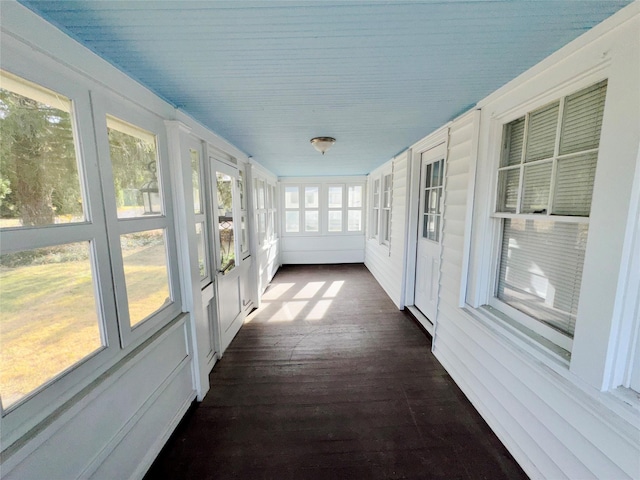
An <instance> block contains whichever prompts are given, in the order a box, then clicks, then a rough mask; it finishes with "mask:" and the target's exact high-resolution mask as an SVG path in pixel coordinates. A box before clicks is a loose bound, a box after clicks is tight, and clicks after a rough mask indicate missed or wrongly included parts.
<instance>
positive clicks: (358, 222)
mask: <svg viewBox="0 0 640 480" xmlns="http://www.w3.org/2000/svg"><path fill="white" fill-rule="evenodd" d="M347 230H348V231H350V232H359V231H361V230H362V211H361V210H349V212H348V217H347Z"/></svg>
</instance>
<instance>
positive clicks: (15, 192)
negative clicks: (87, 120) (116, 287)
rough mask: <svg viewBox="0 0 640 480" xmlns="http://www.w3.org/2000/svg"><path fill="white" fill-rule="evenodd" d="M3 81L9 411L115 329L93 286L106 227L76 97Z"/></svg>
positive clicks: (5, 389)
mask: <svg viewBox="0 0 640 480" xmlns="http://www.w3.org/2000/svg"><path fill="white" fill-rule="evenodd" d="M0 80H1V87H0V131H2V135H1V143H0V148H1V152H2V153H1V155H0V230H1V231H2V242H0V311H1V312H2V322H0V337H1V338H2V348H0V393H1V402H2V403H1V404H2V412H3V414H4V413H6V412H7V411H11V410H12V409H13V408H15V407H17V406H18V405H19V404H21V403H22V402H23V401H25V400H27V399H28V398H29V397H30V396H32V395H33V394H34V393H36V392H37V391H39V390H41V389H42V388H43V387H45V386H46V385H47V384H48V383H50V382H52V381H53V379H55V378H57V377H59V376H60V375H61V374H62V373H63V372H66V371H68V370H70V369H71V368H73V367H74V366H77V365H79V364H80V363H81V362H83V361H85V360H87V359H89V358H90V357H91V356H93V355H95V354H96V353H97V352H99V351H101V350H103V349H105V348H106V345H107V338H106V335H107V334H108V333H111V334H113V333H114V329H111V330H110V332H107V331H105V332H104V333H103V328H102V325H103V322H104V316H103V311H104V308H105V307H106V305H105V304H103V303H102V302H101V301H100V296H99V294H98V292H97V290H96V285H97V284H98V279H99V278H100V277H101V280H105V279H107V278H108V277H105V276H104V275H103V274H105V273H106V274H107V275H108V272H103V271H98V268H97V259H98V258H100V259H102V260H104V259H105V258H106V256H107V251H106V249H104V248H98V247H97V245H96V242H95V241H94V238H95V236H98V235H99V236H101V237H102V238H104V236H105V233H104V230H103V228H100V226H96V225H95V224H94V223H93V222H92V219H91V218H90V216H89V212H90V211H91V209H90V208H88V206H89V205H91V204H94V202H96V201H99V197H97V196H96V195H95V192H92V194H91V195H89V194H88V192H89V188H88V183H87V176H85V175H84V174H83V170H84V164H85V162H84V158H83V154H82V153H83V152H82V151H81V150H80V148H79V143H78V130H77V126H76V115H75V108H74V107H75V106H74V102H73V101H72V100H71V99H69V98H67V97H65V96H64V95H61V94H59V93H57V92H53V91H51V90H48V89H45V88H43V87H40V86H39V85H36V84H34V83H31V82H28V81H26V80H23V79H21V78H19V77H16V76H14V75H12V74H10V73H7V72H4V71H0ZM88 177H89V182H91V184H92V185H94V186H95V185H96V183H95V181H96V180H97V176H96V175H95V172H91V173H90V174H89V175H88ZM96 207H98V205H96ZM96 223H98V224H100V223H101V222H96ZM106 302H107V303H108V302H109V299H107V300H106ZM35 365H37V368H35V367H34V366H35Z"/></svg>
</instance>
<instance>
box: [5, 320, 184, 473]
mask: <svg viewBox="0 0 640 480" xmlns="http://www.w3.org/2000/svg"><path fill="white" fill-rule="evenodd" d="M186 319H187V317H186V316H183V317H182V318H181V319H179V320H177V321H176V322H174V323H173V324H172V325H170V326H169V327H168V328H166V329H165V330H164V331H163V332H162V333H161V334H159V335H158V336H157V337H156V338H154V339H152V340H151V341H149V342H148V343H147V344H145V345H143V346H142V347H141V348H139V349H138V350H136V352H134V353H133V354H132V355H131V356H130V357H129V358H126V359H125V360H124V361H123V362H122V363H121V364H118V365H116V366H115V367H114V368H112V369H111V370H110V371H109V372H107V374H106V375H105V379H102V381H99V383H98V385H96V386H95V387H93V388H89V389H88V391H87V392H83V393H81V398H79V399H78V400H77V401H76V402H74V403H73V405H72V406H70V408H69V409H68V410H65V411H64V412H62V413H61V414H60V416H59V417H57V418H55V419H54V420H53V421H52V422H51V423H50V424H49V425H48V426H46V427H45V428H43V429H42V430H41V431H38V432H37V433H35V434H32V436H31V438H30V439H29V442H28V443H27V444H26V445H24V446H23V447H22V448H19V449H16V450H15V451H14V450H13V449H12V450H11V451H10V452H3V453H4V456H5V459H4V460H3V463H2V478H4V479H6V480H11V479H27V478H29V479H31V478H33V479H36V478H60V479H62V478H65V479H66V478H69V479H71V478H89V477H91V478H96V479H102V478H103V479H105V480H107V479H113V478H142V476H143V475H144V473H145V472H146V470H147V469H148V468H149V467H150V466H151V463H152V462H153V460H154V459H155V457H156V455H157V454H158V453H159V452H160V450H161V449H162V447H163V446H164V443H165V442H166V441H167V439H168V438H169V436H170V435H171V433H172V432H173V429H174V428H175V427H176V426H177V424H178V422H179V421H180V419H181V418H182V416H183V415H184V414H185V413H186V411H187V409H188V408H189V405H190V404H191V402H192V401H193V400H194V399H195V397H196V392H195V389H194V387H193V378H192V371H191V363H192V361H191V354H190V352H189V350H188V348H187V345H188V333H187V328H188V325H187V323H186Z"/></svg>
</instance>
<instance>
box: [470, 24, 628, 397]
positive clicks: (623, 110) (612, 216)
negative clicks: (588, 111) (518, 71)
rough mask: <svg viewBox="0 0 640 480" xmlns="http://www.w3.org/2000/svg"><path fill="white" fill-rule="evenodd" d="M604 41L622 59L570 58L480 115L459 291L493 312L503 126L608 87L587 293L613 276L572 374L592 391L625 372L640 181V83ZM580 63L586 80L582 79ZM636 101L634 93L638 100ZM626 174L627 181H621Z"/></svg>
mask: <svg viewBox="0 0 640 480" xmlns="http://www.w3.org/2000/svg"><path fill="white" fill-rule="evenodd" d="M598 41H599V44H598V46H597V47H596V48H598V49H605V50H606V49H609V48H610V49H614V50H615V51H616V55H615V56H614V55H610V54H608V53H607V54H605V55H604V56H597V57H596V56H594V55H593V54H592V52H593V48H585V49H583V50H579V51H578V52H576V54H575V55H573V56H572V57H571V58H568V57H567V58H563V59H562V60H559V59H557V61H556V62H554V63H553V64H552V65H547V68H545V69H543V70H542V71H541V72H538V74H537V75H536V78H535V82H533V81H531V79H530V78H526V79H520V78H519V79H518V81H514V82H513V83H512V84H511V85H509V87H510V88H505V89H501V90H500V91H499V93H500V94H498V93H494V94H492V95H491V96H490V97H487V99H484V100H482V101H480V102H479V103H478V105H479V106H481V107H482V112H481V123H480V127H479V130H480V133H479V138H480V148H479V149H478V159H477V161H476V165H475V169H474V171H475V176H476V185H475V192H474V197H473V212H472V213H471V223H470V225H471V230H472V231H471V242H470V245H469V246H468V254H467V253H466V252H465V254H464V255H465V256H468V275H467V277H466V278H465V279H464V280H463V285H462V286H461V291H466V296H465V297H464V304H465V305H466V306H467V308H478V307H480V306H481V305H483V304H487V299H488V295H489V294H491V292H492V291H491V285H490V283H491V282H490V280H491V279H492V278H493V276H495V268H497V267H496V261H495V258H497V257H496V255H495V245H496V241H497V240H498V239H499V238H498V237H499V235H498V233H497V229H499V223H500V220H499V219H498V218H496V217H492V213H494V212H493V210H494V206H495V205H496V203H495V201H496V198H495V195H496V193H497V189H496V183H495V182H496V181H497V175H496V174H495V172H496V171H497V168H498V165H499V162H500V158H501V157H500V153H501V152H500V150H501V135H502V125H504V124H506V123H508V122H510V121H512V120H515V119H516V118H518V117H520V116H522V115H524V114H525V113H527V112H529V111H532V110H535V109H536V108H537V107H540V106H543V105H545V104H547V103H549V102H550V101H553V99H554V98H555V99H557V98H559V97H561V96H565V95H570V94H572V93H574V92H577V91H579V90H581V89H582V88H586V87H588V86H590V85H592V84H595V83H598V82H599V81H602V80H605V79H608V81H609V83H608V85H609V88H608V91H607V98H606V103H605V110H604V116H603V121H602V131H601V140H600V145H599V161H598V166H597V168H596V177H595V182H594V190H593V201H592V209H591V215H590V223H592V224H593V225H594V226H597V228H595V229H590V233H589V238H588V241H587V251H586V256H585V265H584V272H583V282H582V289H583V290H582V291H583V292H589V291H594V288H596V289H597V287H596V285H597V284H598V282H599V283H600V284H602V281H603V280H602V279H599V278H596V277H597V275H596V274H595V272H607V278H609V279H610V281H609V280H607V283H606V288H604V290H602V291H601V295H599V298H600V300H598V301H597V302H596V300H597V299H596V298H587V297H594V296H593V295H591V296H589V295H586V294H583V295H581V297H580V304H579V312H581V313H580V318H579V319H578V321H577V323H576V331H575V334H574V344H573V350H572V359H571V363H570V366H569V371H570V372H572V374H573V375H575V376H576V377H578V378H580V379H581V380H583V381H584V382H586V383H587V384H589V385H591V386H592V387H595V388H597V389H598V390H607V389H611V388H614V387H615V385H614V384H613V383H616V382H615V381H614V378H616V375H617V372H618V371H619V369H621V368H624V366H621V365H619V364H616V365H613V363H614V361H613V360H614V359H615V358H617V357H618V356H619V353H617V352H618V351H619V350H620V348H621V347H620V346H619V345H618V344H616V341H615V340H616V339H615V337H616V335H617V333H616V332H618V331H619V329H620V328H621V324H622V323H623V319H622V313H621V311H620V302H621V301H622V298H621V297H622V293H621V292H620V291H619V288H618V285H621V283H620V281H621V278H619V277H620V275H621V274H622V273H623V272H622V270H624V268H623V266H624V264H625V262H627V260H629V255H628V254H625V253H624V252H623V251H622V244H623V242H626V241H628V239H627V237H629V235H630V233H629V228H630V226H629V224H628V221H627V224H623V221H622V217H623V216H624V217H626V216H627V215H628V211H629V209H630V208H632V207H630V205H629V198H625V196H626V195H627V190H628V189H629V188H630V183H631V179H632V178H633V174H632V173H631V172H635V174H636V175H637V168H636V169H635V170H634V169H633V168H632V166H631V158H630V153H631V149H634V152H635V154H634V158H633V162H634V167H635V163H636V158H635V155H636V154H637V138H638V134H637V133H635V132H633V133H632V132H631V128H632V127H631V126H630V125H626V124H625V123H624V121H623V120H622V118H624V117H626V116H628V115H633V113H632V111H633V109H634V106H632V104H633V103H634V102H630V100H629V98H628V89H629V88H630V87H631V85H632V83H633V82H634V81H636V80H637V75H636V77H635V79H634V77H633V76H631V78H629V75H628V69H627V68H626V64H627V63H628V61H629V60H630V59H629V57H628V56H629V55H630V53H629V52H627V51H626V50H624V51H623V50H621V47H620V46H619V45H610V41H609V39H607V38H604V37H603V38H599V39H598ZM602 44H605V45H602ZM590 47H591V46H590ZM618 50H619V51H618ZM599 51H604V50H599ZM607 52H608V50H607ZM603 58H604V59H603ZM580 62H582V63H580ZM578 63H580V69H581V73H579V74H576V73H575V71H576V65H577V64H578ZM556 64H559V65H556ZM585 65H586V67H585ZM550 66H551V68H549V67H550ZM625 92H627V93H626V94H625ZM637 97H638V94H637V93H636V94H635V97H634V98H637ZM636 110H637V108H636ZM616 132H617V133H616ZM633 145H635V147H634V146H633ZM621 156H622V157H621ZM609 158H623V159H624V161H623V163H622V164H621V165H620V166H619V167H618V168H617V169H616V172H617V173H616V175H615V180H614V178H613V177H611V176H610V175H609V176H608V175H606V174H605V172H604V170H605V169H606V168H607V167H610V165H611V164H610V163H608V162H609V161H608V160H606V159H609ZM603 159H605V160H603ZM623 171H624V172H627V173H624V174H623V173H622V172H623ZM622 175H624V176H625V178H626V179H625V180H624V181H623V185H624V186H621V185H619V186H618V187H612V182H614V181H615V182H619V181H620V179H621V178H622ZM627 187H629V188H627ZM611 188H616V189H617V191H616V193H615V195H611V194H610V193H611V192H610V191H609V190H610V189H611ZM607 192H609V193H607ZM613 232H615V235H613ZM621 232H624V233H621ZM605 248H606V249H607V251H612V249H613V250H615V252H616V253H615V254H614V255H613V258H606V259H605V258H603V257H602V256H599V255H598V253H597V252H602V251H604V249H605ZM608 257H610V256H608ZM605 261H606V262H608V263H609V267H605V265H603V262H605ZM612 262H613V263H612ZM461 303H462V302H461ZM585 312H586V313H585ZM598 319H599V320H598ZM603 319H604V321H602V320H603ZM618 343H619V342H618ZM612 382H613V383H612Z"/></svg>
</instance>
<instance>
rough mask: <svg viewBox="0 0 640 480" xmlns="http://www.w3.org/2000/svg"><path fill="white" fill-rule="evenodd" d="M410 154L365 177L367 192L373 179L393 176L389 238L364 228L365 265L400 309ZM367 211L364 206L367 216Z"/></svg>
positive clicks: (402, 293) (403, 154)
mask: <svg viewBox="0 0 640 480" xmlns="http://www.w3.org/2000/svg"><path fill="white" fill-rule="evenodd" d="M409 156H410V152H409V151H406V152H404V153H401V154H400V155H398V156H397V157H395V158H393V159H392V160H390V161H389V162H387V163H385V164H384V165H382V166H380V167H378V168H377V169H376V170H374V171H373V172H371V173H370V174H369V175H368V176H367V191H369V192H371V189H372V188H373V179H374V178H380V175H381V174H384V173H392V175H393V186H392V199H391V239H390V241H389V244H388V245H386V244H384V243H382V242H381V241H380V240H379V239H378V238H374V237H372V236H371V233H370V232H369V230H367V240H366V245H365V253H364V264H365V265H366V266H367V268H368V269H369V271H370V272H371V274H372V275H373V276H374V277H375V278H376V280H377V281H378V283H379V284H380V285H381V286H382V288H384V290H385V292H387V295H389V297H390V298H391V300H393V303H395V305H396V306H397V307H398V308H399V309H402V308H404V285H405V281H404V278H405V264H406V262H405V254H406V238H407V232H406V230H407V201H408V200H407V199H408V166H409V162H408V159H409ZM368 198H369V200H370V195H369V196H368ZM369 213H370V211H369V209H367V218H369ZM367 228H368V229H369V228H371V226H370V225H368V227H367Z"/></svg>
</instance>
